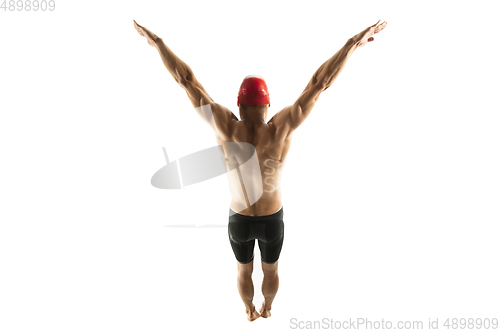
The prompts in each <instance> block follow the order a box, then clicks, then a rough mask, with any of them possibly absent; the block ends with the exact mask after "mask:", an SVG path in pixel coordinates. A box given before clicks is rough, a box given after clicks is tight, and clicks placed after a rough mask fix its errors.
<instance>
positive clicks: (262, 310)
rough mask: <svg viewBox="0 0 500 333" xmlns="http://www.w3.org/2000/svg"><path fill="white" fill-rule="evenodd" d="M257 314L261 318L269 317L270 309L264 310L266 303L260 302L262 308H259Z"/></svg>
mask: <svg viewBox="0 0 500 333" xmlns="http://www.w3.org/2000/svg"><path fill="white" fill-rule="evenodd" d="M259 312H260V315H261V316H262V318H268V317H271V308H269V309H266V301H264V302H262V307H261V308H260V310H259Z"/></svg>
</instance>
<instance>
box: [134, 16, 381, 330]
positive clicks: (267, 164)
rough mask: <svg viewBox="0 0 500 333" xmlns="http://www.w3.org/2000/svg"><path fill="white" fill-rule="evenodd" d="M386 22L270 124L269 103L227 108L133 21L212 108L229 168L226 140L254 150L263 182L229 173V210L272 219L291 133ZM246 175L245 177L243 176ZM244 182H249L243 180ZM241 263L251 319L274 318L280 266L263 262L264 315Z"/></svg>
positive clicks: (248, 267)
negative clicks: (255, 194) (254, 197)
mask: <svg viewBox="0 0 500 333" xmlns="http://www.w3.org/2000/svg"><path fill="white" fill-rule="evenodd" d="M386 26H387V22H385V21H384V22H382V23H380V20H379V21H378V22H377V23H375V24H374V25H372V26H370V27H368V28H366V29H365V30H363V31H362V32H360V33H359V34H357V35H355V36H353V37H351V38H349V39H348V40H347V42H346V44H345V45H344V46H343V47H342V48H341V49H340V50H338V51H337V53H335V54H334V55H333V56H332V57H331V58H330V59H328V60H327V61H326V62H325V63H323V64H322V65H321V66H320V67H319V68H318V70H317V71H316V72H315V73H314V75H313V76H312V78H311V80H310V81H309V83H308V84H307V86H306V88H305V89H304V91H303V92H302V94H301V95H300V96H299V98H298V99H297V100H296V101H295V102H294V103H293V104H292V105H290V106H287V107H285V108H283V109H282V110H281V111H279V112H277V113H276V114H275V115H274V116H273V117H272V118H271V119H270V120H269V121H267V122H266V119H267V112H268V108H269V106H270V104H268V105H265V106H248V105H238V108H239V114H240V119H238V118H237V117H236V116H235V115H234V113H232V112H231V111H230V110H229V109H228V108H226V107H224V106H222V105H220V104H217V103H216V102H214V101H213V100H212V98H211V97H210V96H209V95H208V93H207V92H206V91H205V89H204V88H203V86H202V85H201V84H200V83H199V82H198V80H197V79H196V77H195V75H194V73H193V71H192V70H191V68H190V67H189V66H188V65H187V64H186V63H185V62H183V61H182V60H181V59H179V58H178V57H177V56H176V55H175V54H174V53H173V52H172V51H171V50H170V49H169V48H168V46H167V45H166V44H165V43H164V42H163V40H162V39H161V38H160V37H158V36H157V35H155V34H154V33H152V32H151V31H149V30H148V29H146V28H145V27H142V26H140V25H139V24H137V22H135V21H134V27H135V28H136V30H137V31H138V32H139V34H140V35H141V36H144V37H145V38H146V39H147V41H148V44H149V45H151V46H153V47H155V48H156V49H157V50H158V52H159V54H160V57H161V59H162V61H163V63H164V65H165V67H166V68H167V70H168V71H169V72H170V74H171V75H172V77H173V78H174V80H175V81H176V82H177V83H178V84H179V85H180V86H181V87H182V88H184V90H185V91H186V93H187V96H188V98H189V100H190V101H191V103H192V105H193V106H194V107H195V108H200V107H202V106H207V105H209V106H210V108H211V111H212V114H213V118H214V121H215V125H216V126H215V128H214V130H215V132H216V140H217V143H218V144H219V145H221V146H222V147H223V152H222V153H223V154H224V157H225V159H226V164H227V165H229V164H231V163H232V161H234V159H235V157H234V156H231V155H230V154H228V152H227V149H226V147H227V143H228V142H245V143H250V144H252V145H253V146H254V147H255V150H256V153H257V156H258V163H259V166H260V178H259V177H255V175H250V176H251V177H252V178H250V179H249V178H248V176H249V175H245V174H244V170H243V175H242V170H239V169H238V173H232V174H231V173H229V172H228V173H227V176H228V183H229V190H230V192H231V197H232V200H231V204H230V207H231V208H232V209H233V210H234V211H235V212H237V213H239V214H242V215H248V216H262V215H270V214H274V213H276V212H277V211H279V210H280V209H281V207H282V203H281V188H280V185H281V171H282V169H283V166H284V164H285V160H286V156H287V154H288V151H289V149H290V145H291V141H292V133H293V132H294V131H295V130H296V129H297V128H298V127H299V126H300V125H301V124H302V123H303V122H304V121H305V119H306V118H307V117H308V116H309V114H310V113H311V111H312V109H313V107H314V105H315V103H316V101H317V100H318V98H319V96H320V94H321V93H322V92H323V91H325V90H326V89H328V88H329V87H330V86H331V85H332V84H333V82H334V81H335V79H336V78H337V77H338V75H339V74H340V72H341V71H342V69H343V68H344V66H345V65H346V63H347V60H348V59H349V57H350V56H351V55H352V53H353V52H354V50H356V48H358V47H362V46H364V45H366V44H367V43H369V42H373V41H374V37H373V36H374V35H375V34H377V33H379V32H380V31H382V30H383V29H384V28H385V27H386ZM245 176H247V178H246V179H245V178H244V177H245ZM242 177H243V179H245V182H243V180H242ZM258 189H261V190H263V192H262V196H260V197H259V199H258V200H257V201H255V202H253V203H252V202H251V201H250V200H249V198H250V196H251V195H250V193H252V192H256V191H258ZM237 265H238V279H237V286H238V291H239V293H240V296H241V299H242V300H243V303H244V304H245V311H246V313H247V318H248V320H249V321H254V320H255V319H257V318H259V317H263V318H268V317H270V316H271V305H272V302H273V300H274V297H275V296H276V293H277V291H278V286H279V277H278V263H277V262H276V263H275V264H272V265H270V264H266V263H264V262H262V270H263V273H264V278H263V281H262V293H263V295H264V302H263V303H262V307H261V308H260V311H256V309H255V306H254V304H253V295H254V288H253V282H252V277H251V276H252V272H253V260H252V261H251V262H250V263H248V264H240V263H237Z"/></svg>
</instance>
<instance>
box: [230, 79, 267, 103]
mask: <svg viewBox="0 0 500 333" xmlns="http://www.w3.org/2000/svg"><path fill="white" fill-rule="evenodd" d="M238 104H246V105H264V104H270V102H269V92H268V91H267V84H266V81H264V79H263V78H262V77H261V76H258V75H248V76H247V77H246V78H245V79H243V82H242V83H241V86H240V91H239V93H238Z"/></svg>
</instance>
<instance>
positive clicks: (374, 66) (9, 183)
mask: <svg viewBox="0 0 500 333" xmlns="http://www.w3.org/2000/svg"><path fill="white" fill-rule="evenodd" d="M496 4H497V2H496V1H480V2H475V3H473V2H471V1H467V2H465V1H460V2H459V1H435V2H431V1H427V2H425V1H418V2H416V1H414V2H410V1H377V2H374V1H350V2H347V1H341V2H340V1H338V2H337V1H307V2H304V1H300V2H298V1H297V2H290V1H269V2H264V1H252V2H251V3H249V2H247V1H245V2H236V1H231V2H230V1H184V2H180V1H175V2H174V1H133V2H132V1H86V2H70V1H67V0H66V1H63V0H56V9H55V10H54V11H52V12H49V11H46V12H41V11H38V12H33V11H31V12H26V11H9V10H6V11H4V10H3V9H2V10H1V11H0V28H1V33H0V38H1V39H0V47H1V52H0V89H1V90H0V91H1V101H0V108H1V122H0V138H1V141H0V142H1V143H0V144H1V151H2V164H1V173H0V175H1V176H0V177H1V178H0V179H1V187H0V188H1V196H2V201H1V202H2V204H1V210H0V219H1V225H0V270H1V272H0V313H1V316H0V331H1V332H6V333H7V332H8V333H14V332H39V331H50V332H54V333H55V332H73V333H76V332H149V333H152V332H165V331H167V332H202V331H205V330H207V329H212V328H214V329H216V330H218V331H221V332H235V331H241V332H250V331H255V330H259V331H262V332H275V331H289V330H293V328H292V327H291V324H290V323H291V319H292V318H296V320H300V321H308V320H309V321H313V320H322V319H323V318H334V319H336V320H348V319H349V318H359V317H362V318H367V319H369V320H373V321H376V320H381V319H385V320H386V321H387V320H392V321H394V322H396V321H397V320H410V321H414V320H415V321H416V320H421V321H423V322H424V323H425V324H426V325H427V321H428V319H429V318H439V319H440V321H441V320H445V319H446V318H452V317H456V318H461V317H465V318H469V317H472V318H477V317H481V318H493V317H495V316H497V317H498V313H499V310H500V303H499V299H500V287H499V285H498V281H500V270H499V267H498V254H499V253H500V251H499V250H500V243H499V242H498V235H499V222H500V219H499V217H500V211H499V209H498V202H499V199H500V193H499V188H500V177H499V173H498V170H500V158H499V155H498V151H499V144H500V132H499V131H498V128H499V127H500V126H499V125H500V115H499V111H500V109H499V102H498V98H497V97H498V88H499V84H498V77H499V74H500V71H499V64H498V58H499V50H498V41H497V36H496V35H497V30H498V27H497V25H498V24H497V20H498V16H497V15H496V12H495V10H494V8H495V5H496ZM133 19H135V20H136V21H137V22H138V23H139V24H141V25H143V26H145V27H147V28H149V29H150V30H152V31H153V32H154V33H156V34H157V35H159V36H160V37H162V38H163V40H164V41H165V42H166V44H167V45H168V46H169V47H170V48H171V49H172V50H173V51H174V52H175V53H176V54H177V55H178V56H179V57H180V58H181V59H183V60H184V61H185V62H186V63H188V64H189V65H190V66H191V68H192V69H193V71H194V72H195V74H196V76H197V78H198V80H199V81H200V82H201V83H202V84H203V85H204V87H205V88H206V90H207V91H208V92H209V94H210V95H211V97H212V98H214V100H216V101H217V102H218V103H220V104H222V105H225V106H227V107H229V108H230V109H231V110H233V112H234V113H235V114H236V115H237V116H238V117H239V114H238V113H237V111H238V110H237V107H236V94H237V91H238V88H239V85H240V83H241V81H242V79H243V78H244V77H245V76H246V75H248V74H259V75H262V76H263V77H264V78H265V79H266V81H267V83H268V86H269V89H270V93H271V108H270V110H269V111H270V113H269V115H268V119H269V118H271V117H272V115H274V113H276V112H278V111H279V110H281V109H282V108H283V107H285V106H287V105H290V104H291V103H293V102H294V101H295V99H296V98H297V97H298V96H299V95H300V93H301V92H302V90H303V89H304V87H305V86H306V84H307V82H308V81H309V79H310V78H311V76H312V75H313V73H314V72H315V71H316V69H317V68H318V67H319V66H320V65H321V64H322V63H323V62H324V61H326V60H327V59H328V58H329V57H331V56H332V55H333V54H334V53H335V52H336V51H337V50H338V49H340V48H341V47H342V46H343V45H344V43H345V42H346V41H347V39H348V38H349V37H351V36H353V35H355V34H357V33H359V32H360V31H362V30H363V29H365V28H366V27H368V26H370V25H372V24H374V23H376V22H377V21H378V20H379V19H381V20H383V21H384V20H385V21H387V22H388V25H387V28H386V29H385V30H384V31H383V32H381V33H380V34H377V35H375V41H374V42H373V43H369V44H368V45H366V46H365V47H363V48H358V49H357V50H356V51H355V52H354V54H353V55H352V57H351V58H350V60H349V62H348V63H347V65H346V67H345V68H344V70H343V72H342V73H341V74H340V76H339V78H338V79H337V80H336V81H335V82H334V84H333V85H332V86H331V87H330V88H329V89H328V90H327V91H326V92H324V93H323V94H322V95H321V97H320V99H319V101H318V103H317V104H316V106H315V109H314V110H313V112H312V114H311V116H310V117H309V118H308V119H307V120H306V122H305V123H304V124H303V125H302V126H301V128H299V129H298V130H297V131H296V133H294V137H293V141H292V147H291V150H290V153H289V155H288V161H287V165H286V166H285V168H284V171H283V185H282V190H283V207H284V213H285V242H284V245H283V250H282V253H281V258H280V270H279V271H280V289H279V291H278V294H277V297H276V300H275V302H274V303H273V311H272V312H273V315H272V317H271V318H270V319H262V318H261V319H258V320H257V321H255V322H253V323H249V322H247V320H246V316H245V313H244V306H243V303H242V302H241V300H240V298H239V295H238V291H237V288H236V273H237V271H236V261H235V258H234V255H233V253H232V250H231V247H230V244H229V240H228V238H227V229H226V228H224V227H219V228H196V227H192V228H189V227H185V228H171V227H167V225H169V224H181V225H188V224H195V225H198V226H199V225H202V224H225V223H227V213H228V208H229V200H230V196H229V191H228V186H227V180H226V178H225V177H224V176H221V177H218V178H215V179H212V180H209V181H206V182H203V183H200V184H196V185H192V186H189V187H186V188H185V189H183V190H159V189H157V188H154V187H153V186H152V185H151V184H150V180H151V176H152V175H153V174H154V173H155V172H156V171H157V170H158V169H159V168H161V167H162V166H163V165H164V164H165V159H164V156H163V152H162V147H166V149H167V151H168V154H169V158H170V160H171V161H173V160H176V159H178V158H180V157H182V156H185V155H188V154H190V153H192V152H195V151H198V150H200V149H204V148H209V147H212V146H214V145H215V144H216V143H215V138H214V136H213V134H212V133H211V131H210V129H209V128H208V126H207V125H206V124H205V123H204V122H203V121H202V120H201V119H199V118H198V116H197V115H196V113H195V111H194V110H193V108H192V106H191V104H190V102H189V100H188V99H187V97H186V96H185V93H184V91H183V90H182V88H180V87H179V86H177V84H176V83H175V81H174V80H173V79H172V78H171V76H170V75H169V73H168V71H167V70H166V69H165V68H164V66H163V64H162V62H161V59H160V57H159V55H158V53H157V51H156V50H155V49H154V48H152V47H151V46H149V45H148V44H147V42H146V40H145V39H144V38H143V37H141V36H139V35H138V34H137V32H136V30H135V29H134V27H133V21H132V20H133ZM255 251H256V258H259V250H258V247H257V246H256V249H255ZM261 279H262V272H261V271H260V264H259V261H256V265H255V267H254V281H255V298H254V302H255V304H256V307H257V309H259V308H260V304H261V302H262V300H263V298H262V295H261V293H260V284H261ZM424 331H425V330H424Z"/></svg>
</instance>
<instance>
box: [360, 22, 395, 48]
mask: <svg viewBox="0 0 500 333" xmlns="http://www.w3.org/2000/svg"><path fill="white" fill-rule="evenodd" d="M379 22H380V20H378V22H377V23H375V24H374V25H372V26H370V27H368V28H366V29H365V30H363V31H361V32H360V33H359V34H357V35H356V36H354V37H352V40H353V41H354V42H356V43H357V44H358V46H365V45H366V43H368V42H373V41H374V40H375V38H373V35H374V34H377V33H379V32H380V31H382V30H383V29H384V28H385V27H386V26H387V22H386V21H384V22H382V23H380V24H379Z"/></svg>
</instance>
